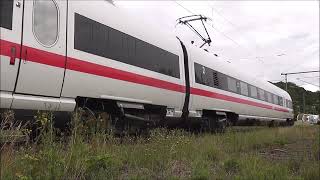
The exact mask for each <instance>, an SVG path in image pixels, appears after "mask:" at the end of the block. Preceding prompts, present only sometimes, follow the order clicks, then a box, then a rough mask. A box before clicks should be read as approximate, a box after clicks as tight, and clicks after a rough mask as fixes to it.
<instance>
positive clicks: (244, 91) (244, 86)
mask: <svg viewBox="0 0 320 180" xmlns="http://www.w3.org/2000/svg"><path fill="white" fill-rule="evenodd" d="M240 92H241V94H242V95H245V96H248V95H249V91H248V84H247V83H245V82H240Z"/></svg>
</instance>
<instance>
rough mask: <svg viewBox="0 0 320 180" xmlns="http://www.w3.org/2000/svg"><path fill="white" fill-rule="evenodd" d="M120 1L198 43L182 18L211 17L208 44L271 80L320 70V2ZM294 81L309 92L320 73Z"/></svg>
mask: <svg viewBox="0 0 320 180" xmlns="http://www.w3.org/2000/svg"><path fill="white" fill-rule="evenodd" d="M115 4H116V6H118V7H119V8H122V9H125V10H126V11H128V12H129V13H132V14H135V15H138V16H141V18H143V19H145V20H146V21H150V22H153V23H156V24H157V25H158V26H159V27H161V28H164V29H168V30H169V31H172V32H176V34H177V35H178V36H179V37H182V38H183V39H187V40H195V42H197V43H201V41H200V39H199V38H198V37H197V36H195V35H194V34H193V33H192V32H191V31H190V30H189V29H187V28H186V27H183V26H181V25H178V26H176V19H178V18H179V17H183V16H187V15H191V13H190V12H189V11H191V12H192V13H194V14H202V15H205V16H207V17H209V18H211V19H212V20H213V21H210V22H209V24H211V25H212V26H213V27H211V26H207V28H208V31H209V34H210V36H211V39H212V41H213V43H212V45H211V47H207V48H208V49H209V50H210V51H211V52H214V53H216V54H218V55H219V56H220V57H222V58H223V59H225V60H227V61H230V62H231V63H233V64H236V65H238V66H239V68H243V70H246V71H250V72H251V73H252V75H253V76H256V77H260V78H262V79H265V80H269V81H272V82H276V81H280V80H283V79H284V77H283V76H281V75H280V74H281V73H282V72H300V71H310V70H319V1H220V0H219V1H115ZM180 5H181V6H180ZM184 8H185V9H184ZM186 9H187V10H186ZM188 10H189V11H188ZM194 25H195V26H197V24H194ZM175 26H176V27H175ZM288 79H289V81H291V82H294V83H296V84H297V85H299V86H302V87H304V88H305V89H307V90H311V91H316V90H319V73H310V74H302V75H301V74H300V75H291V76H288ZM311 84H313V85H311ZM315 85H316V86H315Z"/></svg>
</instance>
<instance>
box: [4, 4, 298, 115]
mask: <svg viewBox="0 0 320 180" xmlns="http://www.w3.org/2000/svg"><path fill="white" fill-rule="evenodd" d="M1 2H3V1H1ZM8 2H9V3H8ZM4 4H5V3H2V4H1V5H2V7H1V11H2V13H4V14H5V15H4V16H2V17H1V18H2V19H1V20H2V21H1V61H0V63H1V86H0V87H1V94H0V98H1V99H0V100H1V109H30V110H55V111H73V110H74V108H75V107H76V103H77V102H76V100H77V98H79V97H83V98H92V99H98V100H102V101H103V100H112V101H115V102H130V103H134V104H142V105H145V104H148V105H155V106H162V107H165V108H166V109H167V113H166V116H171V117H178V118H179V117H181V116H183V114H186V113H187V116H188V117H201V116H202V115H203V112H204V111H216V112H226V113H233V114H236V115H238V117H239V119H248V118H249V119H250V118H253V119H266V120H267V119H268V120H287V119H292V118H293V112H292V107H291V98H290V96H289V95H288V93H286V92H285V91H283V90H281V89H279V88H277V87H275V86H274V85H271V84H269V83H267V82H263V81H260V80H258V79H256V78H254V77H252V76H251V77H250V76H246V75H244V73H241V72H237V70H236V69H237V68H238V67H231V66H230V64H228V63H224V62H223V61H221V60H219V59H218V57H215V56H213V55H212V54H211V53H208V52H205V51H203V50H202V49H199V48H197V47H194V46H192V45H191V44H190V45H188V44H184V45H183V43H182V42H180V40H179V39H177V38H176V37H175V36H174V35H171V34H170V33H166V32H161V31H160V30H159V29H157V28H154V27H152V26H147V25H144V22H143V21H142V20H139V19H135V18H133V17H131V16H130V15H128V14H126V13H125V12H121V10H120V9H118V8H116V7H114V6H113V5H111V4H110V3H108V2H106V1H70V0H69V1H65V0H64V1H62V0H61V1H58V0H45V1H37V0H36V1H26V0H25V1H23V0H9V1H8V0H7V3H6V4H5V7H4ZM3 7H4V8H3ZM3 9H5V11H4V10H3ZM113 42H114V43H113ZM117 43H118V44H117ZM184 47H185V50H186V51H183V48H184ZM117 48H118V49H117ZM120 50H124V51H122V52H120ZM118 51H119V52H118ZM186 62H187V63H186ZM196 64H197V65H196ZM195 66H197V67H195ZM199 67H200V69H201V68H202V69H204V71H206V68H209V69H208V70H209V72H215V73H217V76H216V77H219V78H220V79H219V80H218V81H219V82H218V83H217V82H215V81H214V80H201V78H200V80H198V81H197V80H196V68H199ZM186 73H189V77H187V76H186ZM198 75H199V72H198ZM206 75H207V74H206V72H202V75H200V76H199V77H205V76H206ZM228 77H229V79H230V78H231V80H230V82H235V83H236V88H237V91H234V92H232V89H233V90H235V89H234V85H232V83H229V84H228V82H227V81H228V79H227V78H228ZM205 78H207V77H205ZM232 79H233V80H234V81H232ZM224 80H227V81H224ZM206 81H208V84H206V83H207V82H206ZM209 81H210V82H211V81H212V82H213V83H215V84H214V85H212V84H210V82H209ZM240 81H241V82H242V84H243V83H246V84H247V88H248V89H250V86H254V87H257V88H260V89H262V90H264V92H265V93H267V92H269V93H272V94H270V95H271V96H272V100H271V101H269V102H268V100H261V99H259V97H256V98H255V97H251V96H250V93H251V92H250V91H249V90H247V91H248V92H247V95H246V93H245V95H244V94H243V93H242V92H241V87H240ZM199 82H200V83H199ZM219 83H220V84H219ZM189 85H190V87H189ZM229 85H230V87H229ZM249 85H250V86H249ZM189 92H190V94H189ZM244 92H245V89H244ZM265 98H267V96H265ZM279 100H280V101H282V103H280V101H279Z"/></svg>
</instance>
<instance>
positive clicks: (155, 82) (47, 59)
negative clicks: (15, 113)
mask: <svg viewBox="0 0 320 180" xmlns="http://www.w3.org/2000/svg"><path fill="white" fill-rule="evenodd" d="M0 45H1V48H0V49H1V51H0V53H1V55H4V56H11V47H13V46H15V47H16V48H17V50H16V52H17V54H16V57H17V58H20V53H19V51H20V49H18V48H20V45H19V44H16V43H12V42H9V41H5V40H0ZM26 50H27V52H26ZM21 54H22V59H26V57H27V61H32V62H36V63H40V64H46V65H49V66H54V67H59V68H64V67H65V60H66V57H65V56H62V55H59V54H55V53H50V52H47V51H43V50H39V49H35V48H30V47H26V46H23V47H22V53H21ZM66 68H67V69H69V70H73V71H78V72H83V73H87V74H93V75H97V76H102V77H107V78H112V79H118V80H122V81H127V82H132V83H136V84H142V85H147V86H151V87H156V88H161V89H166V90H171V91H176V92H182V93H184V92H185V86H183V85H179V84H175V83H171V82H167V81H163V80H159V79H155V78H151V77H147V76H143V75H139V74H135V73H131V72H127V71H123V70H119V69H114V68H111V67H106V66H103V65H99V64H95V63H90V62H87V61H83V60H78V59H75V58H71V57H68V58H67V64H66ZM190 91H191V94H194V95H199V96H204V97H209V98H214V99H220V100H225V101H230V102H236V103H239V104H246V105H250V106H256V107H260V108H265V109H274V110H276V111H281V112H289V111H288V110H287V109H283V108H278V107H275V108H273V107H272V106H270V105H266V104H262V103H257V102H254V101H249V100H245V99H241V98H236V97H232V96H228V95H223V94H219V93H215V92H212V91H206V90H202V89H198V88H191V90H190Z"/></svg>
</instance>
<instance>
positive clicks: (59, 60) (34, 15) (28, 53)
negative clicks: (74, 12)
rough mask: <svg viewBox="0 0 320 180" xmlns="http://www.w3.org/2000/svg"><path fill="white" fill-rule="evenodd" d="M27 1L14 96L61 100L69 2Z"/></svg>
mask: <svg viewBox="0 0 320 180" xmlns="http://www.w3.org/2000/svg"><path fill="white" fill-rule="evenodd" d="M24 2H25V4H24V17H23V23H24V27H23V38H22V50H21V63H20V69H19V74H18V79H17V85H16V90H15V93H17V94H28V95H41V96H49V97H59V96H60V92H61V88H62V83H63V77H64V70H65V61H66V13H67V1H66V0H33V1H31V0H30V1H29V0H25V1H24ZM14 101H15V100H14Z"/></svg>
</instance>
